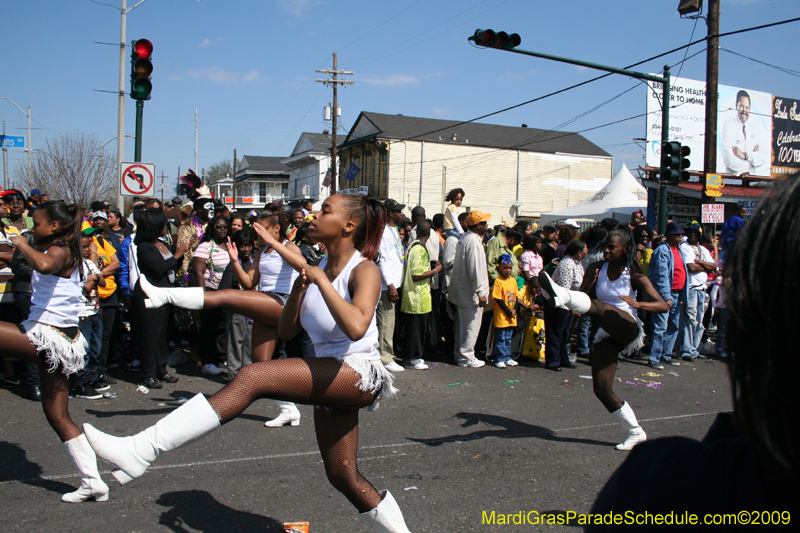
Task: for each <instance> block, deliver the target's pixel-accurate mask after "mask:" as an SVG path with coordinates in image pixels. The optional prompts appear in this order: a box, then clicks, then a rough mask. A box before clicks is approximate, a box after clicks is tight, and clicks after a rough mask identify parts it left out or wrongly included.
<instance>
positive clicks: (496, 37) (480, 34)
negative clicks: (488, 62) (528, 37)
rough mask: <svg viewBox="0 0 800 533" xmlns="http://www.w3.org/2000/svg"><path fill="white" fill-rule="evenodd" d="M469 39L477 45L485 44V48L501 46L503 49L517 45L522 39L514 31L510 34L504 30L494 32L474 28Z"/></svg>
mask: <svg viewBox="0 0 800 533" xmlns="http://www.w3.org/2000/svg"><path fill="white" fill-rule="evenodd" d="M469 40H470V41H472V42H474V43H475V44H476V45H477V46H485V47H487V48H501V49H503V50H510V49H512V48H516V47H517V46H519V44H520V42H522V40H521V39H520V36H519V35H518V34H516V33H512V34H511V35H509V34H507V33H506V32H504V31H501V32H497V33H495V32H494V31H492V30H475V33H474V34H473V35H472V37H470V38H469Z"/></svg>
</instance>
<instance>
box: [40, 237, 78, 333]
mask: <svg viewBox="0 0 800 533" xmlns="http://www.w3.org/2000/svg"><path fill="white" fill-rule="evenodd" d="M45 253H47V252H45ZM31 286H32V287H33V294H32V295H31V314H30V315H29V317H28V320H33V321H36V322H41V323H42V324H48V325H50V326H55V327H57V328H62V329H65V328H73V327H77V326H78V309H79V306H80V302H81V294H83V283H82V282H81V273H80V269H79V268H78V266H77V265H76V266H75V270H74V271H73V272H72V275H71V276H70V277H69V279H67V278H62V277H60V276H56V275H55V274H40V273H39V272H36V271H35V270H34V271H33V273H32V274H31Z"/></svg>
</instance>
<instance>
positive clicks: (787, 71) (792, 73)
mask: <svg viewBox="0 0 800 533" xmlns="http://www.w3.org/2000/svg"><path fill="white" fill-rule="evenodd" d="M719 49H720V50H722V51H724V52H728V53H729V54H733V55H735V56H739V57H743V58H744V59H749V60H750V61H754V62H756V63H760V64H761V65H765V66H767V67H771V68H774V69H775V70H779V71H780V72H783V73H784V74H788V75H790V76H796V77H798V78H800V72H798V71H796V70H792V69H790V68H786V67H779V66H777V65H771V64H769V63H767V62H766V61H761V60H759V59H755V58H752V57H748V56H746V55H744V54H740V53H738V52H734V51H733V50H728V49H727V48H722V47H721V46H720V47H719Z"/></svg>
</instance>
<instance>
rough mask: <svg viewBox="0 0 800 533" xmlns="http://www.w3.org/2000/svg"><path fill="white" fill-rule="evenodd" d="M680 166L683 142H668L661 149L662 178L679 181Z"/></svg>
mask: <svg viewBox="0 0 800 533" xmlns="http://www.w3.org/2000/svg"><path fill="white" fill-rule="evenodd" d="M687 161H688V160H687ZM680 168H681V143H679V142H675V141H672V142H668V143H666V144H665V145H664V147H663V148H662V150H661V179H662V180H663V181H670V182H677V181H678V180H679V178H680V173H681V170H680ZM687 174H688V172H687Z"/></svg>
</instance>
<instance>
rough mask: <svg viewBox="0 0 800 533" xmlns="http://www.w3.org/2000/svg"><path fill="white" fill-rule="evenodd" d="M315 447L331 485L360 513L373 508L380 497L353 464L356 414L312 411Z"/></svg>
mask: <svg viewBox="0 0 800 533" xmlns="http://www.w3.org/2000/svg"><path fill="white" fill-rule="evenodd" d="M314 426H315V427H316V430H317V444H319V451H320V453H321V454H322V460H323V462H324V463H325V474H326V475H327V476H328V481H330V483H331V485H333V487H334V488H335V489H336V490H338V491H339V492H341V493H342V494H344V495H345V497H346V498H347V499H348V500H350V503H352V504H353V505H354V506H355V508H356V509H358V511H359V512H360V513H366V512H367V511H369V510H371V509H374V508H375V507H377V506H378V504H379V503H381V496H380V494H379V493H378V491H377V490H375V487H373V486H372V483H370V482H369V481H367V480H366V479H365V478H364V476H362V475H361V472H359V471H358V466H357V465H356V454H357V452H358V411H357V410H352V409H348V410H344V409H327V408H316V409H314Z"/></svg>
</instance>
